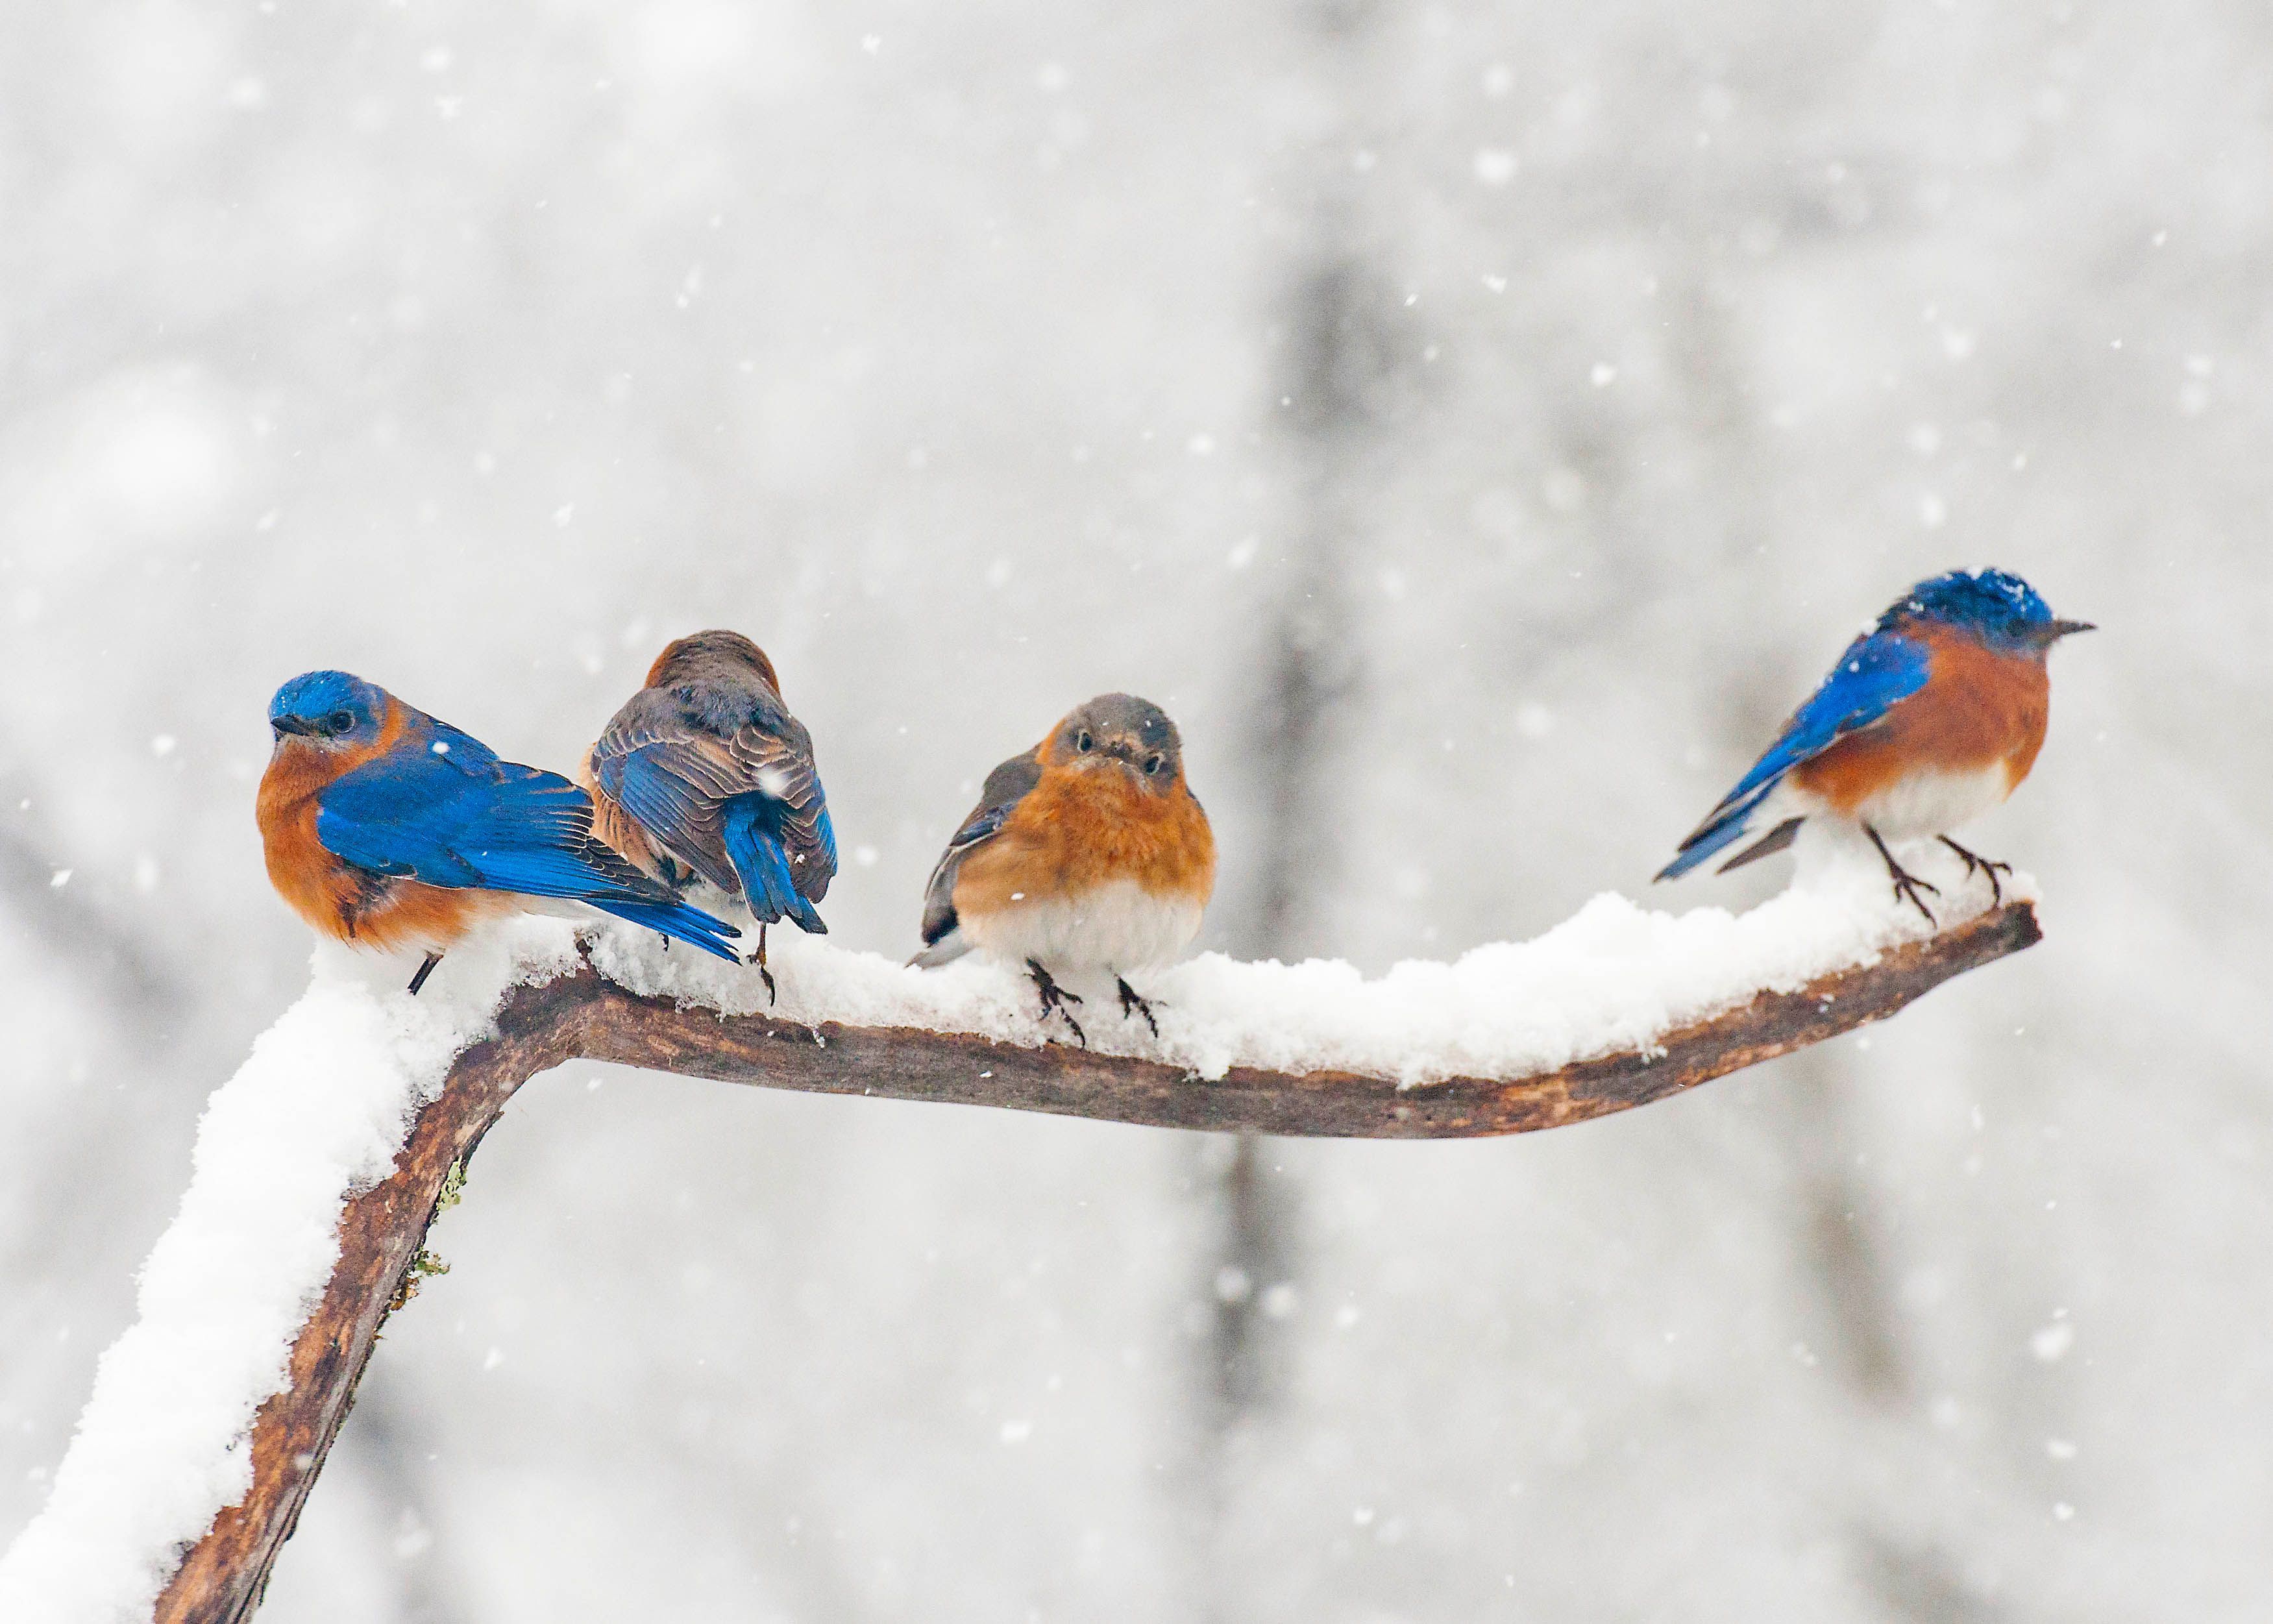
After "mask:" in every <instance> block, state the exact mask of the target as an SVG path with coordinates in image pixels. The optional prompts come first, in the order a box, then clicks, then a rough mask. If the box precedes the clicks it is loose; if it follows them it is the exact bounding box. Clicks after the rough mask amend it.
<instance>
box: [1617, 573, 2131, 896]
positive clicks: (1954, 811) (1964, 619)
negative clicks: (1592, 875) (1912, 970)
mask: <svg viewBox="0 0 2273 1624" xmlns="http://www.w3.org/2000/svg"><path fill="white" fill-rule="evenodd" d="M2089 630H2091V626H2090V624H2089V622H2088V621H2084V620H2054V619H2053V618H2052V611H2051V610H2050V609H2048V608H2046V607H2045V606H2044V599H2043V598H2039V597H2037V594H2036V593H2035V591H2034V590H2031V589H2030V587H2029V583H2027V582H2025V581H2023V580H2022V579H2021V578H2020V577H2019V576H2018V575H2007V574H2006V573H2005V572H2004V571H2003V570H2000V569H1982V570H1962V569H1961V570H1953V571H1952V572H1950V573H1949V574H1948V575H1936V576H1935V577H1934V578H1933V579H1932V580H1931V581H1921V582H1919V583H1918V584H1917V585H1916V586H1915V587H1912V588H1911V589H1910V590H1909V593H1908V594H1907V595H1905V596H1904V597H1903V598H1902V599H1901V601H1900V602H1898V603H1896V604H1895V605H1894V606H1893V607H1892V608H1890V609H1888V610H1887V612H1886V613H1884V614H1882V615H1880V616H1879V620H1878V623H1877V624H1876V625H1875V626H1873V627H1872V628H1871V629H1870V630H1868V631H1866V632H1864V634H1863V635H1861V636H1860V637H1857V639H1856V640H1855V641H1854V642H1853V643H1849V645H1848V648H1847V652H1846V653H1844V654H1842V656H1840V658H1839V664H1838V665H1836V666H1834V668H1833V670H1832V673H1831V674H1830V675H1829V676H1827V677H1826V678H1824V680H1823V685H1822V686H1821V687H1820V688H1817V689H1816V690H1815V695H1814V697H1812V699H1810V700H1809V701H1808V702H1807V703H1805V704H1804V705H1802V706H1801V707H1800V708H1799V710H1798V711H1797V713H1796V714H1795V715H1794V716H1793V717H1792V718H1791V720H1789V722H1786V723H1785V724H1784V726H1783V732H1782V733H1779V734H1778V735H1777V736H1776V741H1775V742H1774V744H1773V745H1771V746H1769V747H1768V752H1767V755H1765V756H1761V757H1760V759H1759V761H1758V762H1756V763H1753V766H1752V771H1750V772H1748V773H1746V774H1745V775H1744V778H1743V779H1742V780H1741V781H1739V782H1738V784H1737V787H1736V788H1734V789H1732V790H1730V791H1729V793H1728V794H1727V795H1726V796H1724V797H1723V798H1722V801H1721V804H1720V805H1719V806H1717V807H1715V808H1713V813H1712V816H1709V817H1707V819H1706V820H1705V821H1704V822H1703V823H1700V824H1699V825H1698V827H1697V831H1696V832H1695V833H1694V834H1692V835H1691V836H1690V837H1689V838H1687V839H1686V840H1684V841H1683V842H1682V843H1681V849H1680V852H1679V853H1678V854H1677V855H1676V856H1675V858H1674V860H1673V861H1671V862H1669V863H1668V864H1667V865H1666V866H1665V869H1664V872H1662V874H1660V875H1659V876H1657V877H1658V878H1659V879H1661V880H1669V879H1673V878H1675V877H1677V876H1680V875H1684V874H1686V873H1688V872H1689V871H1690V870H1691V869H1692V868H1695V867H1697V865H1698V864H1699V863H1701V862H1704V861H1706V860H1707V859H1708V858H1710V857H1713V856H1714V855H1715V854H1717V853H1720V852H1722V850H1724V849H1726V848H1727V847H1729V846H1734V845H1735V844H1736V843H1737V841H1739V840H1741V839H1744V838H1745V837H1746V836H1747V835H1750V834H1751V833H1752V831H1754V830H1755V829H1759V828H1762V827H1766V828H1767V834H1766V835H1764V836H1763V837H1762V838H1760V839H1759V840H1758V841H1757V842H1755V843H1754V844H1753V845H1752V846H1750V847H1748V848H1747V849H1745V850H1744V851H1743V852H1740V853H1737V855H1736V856H1734V857H1732V858H1730V859H1729V861H1727V862H1725V863H1722V865H1721V871H1722V873H1724V874H1725V873H1726V872H1728V870H1729V869H1731V868H1737V867H1738V866H1739V865H1741V864H1744V863H1748V862H1751V861H1753V860H1754V859H1755V858H1759V857H1765V856H1767V854H1768V853H1771V852H1777V851H1782V849H1783V848H1784V847H1785V846H1789V845H1790V844H1791V842H1792V838H1793V837H1794V836H1795V835H1796V834H1797V832H1798V831H1799V825H1800V823H1801V822H1802V821H1803V820H1804V819H1806V818H1808V817H1812V816H1830V817H1838V818H1842V819H1845V820H1848V821H1849V822H1851V823H1856V824H1857V825H1859V826H1860V827H1861V829H1862V831H1863V832H1864V834H1866V835H1868V836H1869V837H1870V838H1871V844H1872V845H1873V846H1877V847H1878V849H1879V856H1880V857H1882V858H1883V859H1885V860H1886V864H1887V873H1888V874H1889V875H1890V876H1893V879H1894V894H1895V896H1896V897H1898V898H1908V899H1909V901H1910V902H1912V903H1914V904H1916V905H1917V910H1918V912H1919V913H1921V914H1924V915H1925V916H1926V920H1927V921H1928V922H1929V923H1932V922H1933V914H1932V910H1931V909H1929V908H1928V907H1927V906H1925V903H1924V899H1923V898H1920V897H1919V895H1918V893H1919V892H1920V891H1934V892H1935V894H1936V895H1939V889H1938V888H1937V887H1935V886H1933V885H1932V884H1929V883H1927V882H1925V881H1924V880H1922V879H1920V878H1918V877H1917V876H1916V875H1913V874H1910V873H1908V872H1907V871H1905V870H1904V869H1903V868H1902V865H1901V864H1900V863H1898V862H1896V861H1894V853H1892V852H1890V851H1888V850H1887V841H1888V840H1889V839H1894V840H1903V839H1915V838H1924V837H1925V836H1927V835H1932V836H1935V837H1937V838H1939V840H1940V841H1941V843H1942V844H1943V845H1944V846H1947V847H1948V848H1949V849H1950V850H1951V851H1953V852H1954V853H1957V854H1958V855H1959V856H1960V857H1962V858H1963V859H1964V860H1965V871H1966V873H1967V874H1968V875H1971V874H1972V873H1973V872H1974V871H1975V870H1976V869H1978V870H1980V871H1981V872H1982V873H1984V874H1985V875H1987V876H1989V887H1990V892H1991V895H1992V897H1994V898H1998V899H1999V900H2002V898H2003V897H2004V888H2003V887H2002V886H2001V885H2000V884H1999V883H1998V879H1997V876H1998V874H1999V871H2003V872H2006V873H2010V872H2011V866H2010V865H2009V864H2007V863H1999V862H1992V861H1989V860H1988V859H1986V858H1984V857H1982V856H1980V855H1979V854H1978V853H1974V852H1970V851H1968V850H1967V849H1966V848H1965V847H1964V846H1960V845H1958V843H1957V842H1956V841H1954V840H1953V839H1951V838H1950V833H1949V831H1952V830H1954V829H1956V828H1958V827H1960V826H1961V825H1962V824H1963V823H1966V822H1967V821H1968V820H1969V819H1971V818H1974V817H1977V816H1980V815H1981V814H1982V813H1984V812H1986V811H1988V810H1990V809H1991V808H1993V807H1997V806H1999V805H2001V804H2003V802H2004V801H2005V798H2006V797H2007V796H2008V795H2010V794H2011V793H2013V790H2014V786H2016V785H2018V784H2019V783H2020V781H2021V780H2022V778H2027V777H2028V776H2029V768H2030V767H2031V766H2033V765H2034V764H2035V763H2036V759H2037V750H2038V749H2040V748H2043V745H2044V721H2045V718H2046V716H2047V715H2048V713H2049V711H2050V709H2051V686H2050V682H2049V680H2048V679H2047V677H2046V675H2045V673H2044V655H2045V652H2046V651H2047V650H2050V649H2051V647H2052V644H2053V643H2057V642H2059V640H2060V639H2061V638H2063V637H2065V636H2067V635H2068V634H2069V633H2071V632H2088V631H2089Z"/></svg>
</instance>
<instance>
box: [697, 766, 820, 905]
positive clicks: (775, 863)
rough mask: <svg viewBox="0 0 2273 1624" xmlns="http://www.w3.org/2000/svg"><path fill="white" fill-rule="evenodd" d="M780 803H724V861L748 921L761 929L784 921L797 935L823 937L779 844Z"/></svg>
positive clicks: (752, 798)
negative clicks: (803, 932) (737, 887)
mask: <svg viewBox="0 0 2273 1624" xmlns="http://www.w3.org/2000/svg"><path fill="white" fill-rule="evenodd" d="M780 817H781V803H780V802H779V801H775V800H773V799H772V798H771V797H770V796H766V795H742V796H739V797H737V798H736V799H734V800H732V801H728V802H727V803H726V816H725V819H724V828H723V831H722V832H723V833H724V836H725V840H726V855H727V856H728V857H730V858H731V859H732V860H733V863H734V872H735V874H736V875H737V876H739V877H740V879H741V882H742V896H743V899H744V900H745V901H746V902H747V903H748V904H749V905H750V915H751V917H752V918H754V919H755V920H756V921H758V922H759V923H760V924H761V925H770V924H772V923H773V922H774V921H776V920H780V919H786V920H788V921H791V923H793V924H794V925H796V926H797V927H798V929H800V930H808V931H811V932H813V933H814V935H816V936H821V935H825V934H827V932H828V929H829V927H828V926H827V925H825V924H823V923H821V915H820V914H817V913H815V912H814V907H813V904H811V903H810V902H807V901H806V899H805V898H804V897H803V896H802V895H800V894H799V891H798V889H797V876H796V872H795V870H794V869H793V868H791V864H790V861H789V853H788V851H787V850H786V849H785V848H784V846H783V845H782V841H781V826H780V822H779V819H780Z"/></svg>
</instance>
